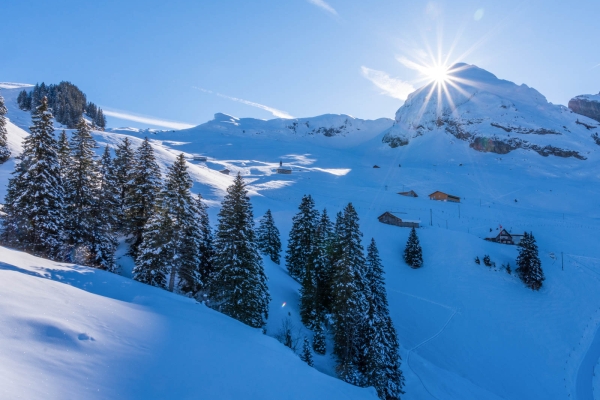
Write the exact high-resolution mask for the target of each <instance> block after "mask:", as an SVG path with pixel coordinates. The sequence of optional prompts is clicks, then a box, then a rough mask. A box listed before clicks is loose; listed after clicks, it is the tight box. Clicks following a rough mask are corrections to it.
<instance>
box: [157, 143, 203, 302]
mask: <svg viewBox="0 0 600 400" xmlns="http://www.w3.org/2000/svg"><path fill="white" fill-rule="evenodd" d="M192 185H193V182H192V178H190V175H189V173H188V171H187V164H186V161H185V156H184V155H183V153H182V154H180V155H179V156H178V157H177V160H175V162H174V163H173V165H172V166H170V167H169V170H168V172H167V179H166V182H165V187H164V190H163V191H162V194H161V198H160V206H159V207H163V208H165V209H166V210H167V213H168V215H169V216H170V219H171V221H172V226H173V228H174V230H173V232H172V233H171V235H170V236H171V239H172V241H173V244H172V246H171V247H172V248H173V251H174V256H173V260H172V261H171V262H170V265H171V270H170V272H169V287H168V290H169V291H171V292H172V291H173V289H174V288H175V280H176V277H177V276H178V277H179V282H178V286H179V287H180V289H181V291H182V292H183V293H185V294H189V295H195V294H196V293H197V292H198V290H200V287H201V286H202V282H201V273H200V269H199V268H200V261H201V260H200V243H201V240H202V234H201V231H200V224H199V211H198V209H197V208H196V206H197V204H198V203H197V202H196V200H195V199H194V198H193V197H192V193H191V192H190V189H191V188H192Z"/></svg>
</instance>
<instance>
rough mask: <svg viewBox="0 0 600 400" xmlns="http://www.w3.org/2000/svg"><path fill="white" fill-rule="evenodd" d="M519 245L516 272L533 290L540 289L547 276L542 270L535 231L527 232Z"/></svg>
mask: <svg viewBox="0 0 600 400" xmlns="http://www.w3.org/2000/svg"><path fill="white" fill-rule="evenodd" d="M519 246H520V249H519V256H518V257H517V266H518V268H517V269H516V272H517V274H518V275H519V277H520V278H521V280H522V281H523V283H524V284H525V285H527V286H528V287H529V288H531V289H532V290H539V289H540V288H541V287H542V282H543V281H544V280H545V279H546V278H545V277H544V271H542V262H541V261H540V258H539V256H538V247H537V244H536V242H535V238H534V237H533V233H527V232H525V234H524V235H523V239H522V240H521V242H520V243H519Z"/></svg>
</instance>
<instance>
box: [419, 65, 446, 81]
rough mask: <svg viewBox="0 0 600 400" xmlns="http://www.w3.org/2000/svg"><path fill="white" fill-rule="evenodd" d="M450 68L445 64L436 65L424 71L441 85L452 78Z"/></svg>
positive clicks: (429, 77) (430, 78)
mask: <svg viewBox="0 0 600 400" xmlns="http://www.w3.org/2000/svg"><path fill="white" fill-rule="evenodd" d="M449 69H450V68H449V67H448V66H445V65H434V66H430V67H427V68H425V70H424V71H423V73H424V75H425V76H426V77H427V78H428V79H429V80H430V81H431V82H434V83H436V84H438V85H441V84H444V83H447V82H448V81H449V80H450V74H449Z"/></svg>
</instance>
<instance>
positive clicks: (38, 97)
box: [17, 81, 106, 130]
mask: <svg viewBox="0 0 600 400" xmlns="http://www.w3.org/2000/svg"><path fill="white" fill-rule="evenodd" d="M43 98H47V100H48V107H49V108H50V109H51V110H52V113H53V115H54V118H55V119H56V121H57V122H58V123H60V124H62V125H65V126H66V127H67V128H69V129H73V128H75V127H76V126H77V124H78V123H79V120H80V119H81V117H82V116H83V114H84V113H85V114H86V115H87V116H88V117H89V118H90V119H91V122H92V126H93V127H95V128H98V129H101V130H104V128H105V127H106V118H105V117H104V113H103V111H102V109H100V108H98V107H97V106H96V105H95V104H94V103H91V102H88V101H87V99H86V95H85V93H83V92H82V91H81V90H80V89H79V88H78V87H77V86H75V85H74V84H72V83H71V82H65V81H63V82H60V83H59V84H58V85H55V84H50V85H46V84H45V83H44V82H42V83H41V84H36V85H35V86H34V87H33V89H31V90H30V91H29V92H28V91H27V90H25V89H23V91H21V92H20V93H19V96H18V97H17V104H18V105H19V108H20V109H21V110H23V111H31V113H32V114H34V113H35V112H36V111H37V108H38V107H39V106H40V105H41V104H42V99H43Z"/></svg>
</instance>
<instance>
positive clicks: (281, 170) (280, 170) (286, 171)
mask: <svg viewBox="0 0 600 400" xmlns="http://www.w3.org/2000/svg"><path fill="white" fill-rule="evenodd" d="M277 173H278V174H287V175H289V174H291V173H292V169H291V168H288V167H279V168H277Z"/></svg>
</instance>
